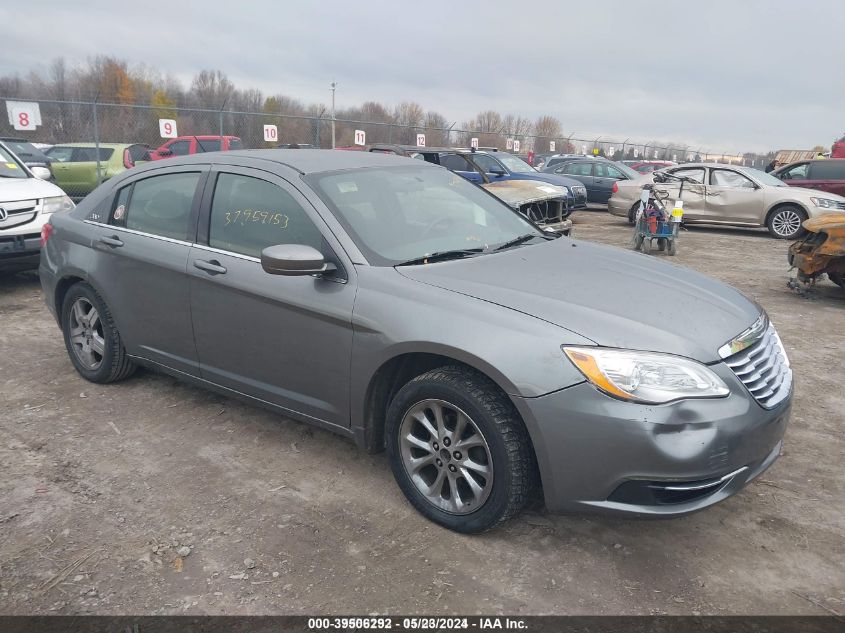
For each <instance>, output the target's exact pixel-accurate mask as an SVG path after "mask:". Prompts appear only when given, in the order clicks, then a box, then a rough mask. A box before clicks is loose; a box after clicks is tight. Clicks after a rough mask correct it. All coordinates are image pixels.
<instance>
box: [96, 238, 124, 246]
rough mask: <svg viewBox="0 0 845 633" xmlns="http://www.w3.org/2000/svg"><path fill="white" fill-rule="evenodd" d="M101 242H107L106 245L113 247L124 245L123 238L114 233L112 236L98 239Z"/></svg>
mask: <svg viewBox="0 0 845 633" xmlns="http://www.w3.org/2000/svg"><path fill="white" fill-rule="evenodd" d="M97 241H98V242H100V244H105V245H106V246H111V247H112V248H119V247H121V246H123V240H121V239H120V238H119V237H118V236H117V235H112V236H111V237H106V236H103V237H101V238H100V239H98V240H97Z"/></svg>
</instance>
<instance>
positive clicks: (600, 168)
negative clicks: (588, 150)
mask: <svg viewBox="0 0 845 633" xmlns="http://www.w3.org/2000/svg"><path fill="white" fill-rule="evenodd" d="M595 170H596V177H597V178H616V179H617V180H620V179H622V178H625V175H624V174H623V173H622V172H621V171H619V170H618V169H616V167H614V166H613V165H607V164H605V163H596V164H595Z"/></svg>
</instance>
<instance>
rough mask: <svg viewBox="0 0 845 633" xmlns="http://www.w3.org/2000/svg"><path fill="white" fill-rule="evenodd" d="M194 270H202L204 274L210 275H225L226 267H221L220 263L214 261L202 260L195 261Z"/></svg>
mask: <svg viewBox="0 0 845 633" xmlns="http://www.w3.org/2000/svg"><path fill="white" fill-rule="evenodd" d="M194 268H199V269H200V270H204V271H205V272H207V273H211V274H212V275H225V274H226V267H225V266H221V265H220V262H218V261H217V260H216V259H212V260H211V261H205V260H204V259H195V260H194Z"/></svg>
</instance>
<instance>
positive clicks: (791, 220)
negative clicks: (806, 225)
mask: <svg viewBox="0 0 845 633" xmlns="http://www.w3.org/2000/svg"><path fill="white" fill-rule="evenodd" d="M806 219H807V214H806V213H805V212H804V210H803V209H801V208H800V207H797V206H795V205H791V204H787V205H784V206H782V207H778V208H777V209H775V210H774V211H773V212H772V213H771V214H770V215H769V219H768V221H767V222H766V225H767V226H768V228H769V233H771V234H772V236H773V237H777V238H779V239H782V240H794V239H796V238H797V237H798V236H800V235H801V233H803V232H804V229H803V227H802V226H801V224H802V223H803V222H804V220H806Z"/></svg>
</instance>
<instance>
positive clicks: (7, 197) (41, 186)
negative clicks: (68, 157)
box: [0, 178, 64, 204]
mask: <svg viewBox="0 0 845 633" xmlns="http://www.w3.org/2000/svg"><path fill="white" fill-rule="evenodd" d="M63 195H64V191H62V190H61V189H59V188H58V187H57V186H56V185H54V184H52V183H49V182H47V181H46V180H40V179H38V178H0V204H2V203H4V202H15V201H17V200H34V199H36V198H49V197H50V196H63Z"/></svg>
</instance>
